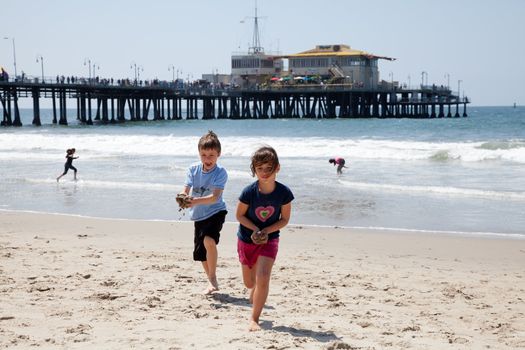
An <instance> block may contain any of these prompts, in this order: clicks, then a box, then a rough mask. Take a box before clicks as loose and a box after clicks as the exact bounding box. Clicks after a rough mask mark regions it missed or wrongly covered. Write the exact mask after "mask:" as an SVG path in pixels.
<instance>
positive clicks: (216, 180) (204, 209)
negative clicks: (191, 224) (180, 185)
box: [185, 163, 228, 221]
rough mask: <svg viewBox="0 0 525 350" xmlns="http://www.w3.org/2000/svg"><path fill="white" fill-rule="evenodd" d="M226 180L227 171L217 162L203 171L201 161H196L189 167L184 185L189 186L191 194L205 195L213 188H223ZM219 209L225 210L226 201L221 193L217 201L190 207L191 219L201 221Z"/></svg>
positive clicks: (195, 195) (211, 191)
mask: <svg viewBox="0 0 525 350" xmlns="http://www.w3.org/2000/svg"><path fill="white" fill-rule="evenodd" d="M226 181H228V173H227V172H226V169H224V168H223V167H221V166H220V165H219V164H216V165H215V167H214V168H213V169H212V170H211V171H209V172H204V171H203V170H202V163H196V164H193V165H192V166H190V167H189V169H188V173H187V174H186V182H185V185H186V186H188V187H191V196H193V197H205V196H208V195H210V194H212V193H213V190H214V189H217V188H218V189H221V190H224V187H225V186H226ZM221 210H226V203H225V202H224V200H223V199H222V193H221V195H220V197H219V198H218V199H217V202H215V203H213V204H208V205H196V206H194V207H192V208H190V215H191V220H194V221H201V220H204V219H207V218H209V217H210V216H212V215H214V214H216V213H218V212H220V211H221Z"/></svg>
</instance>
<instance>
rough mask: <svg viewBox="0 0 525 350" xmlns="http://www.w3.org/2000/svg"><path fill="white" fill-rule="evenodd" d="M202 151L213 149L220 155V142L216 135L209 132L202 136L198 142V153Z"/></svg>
mask: <svg viewBox="0 0 525 350" xmlns="http://www.w3.org/2000/svg"><path fill="white" fill-rule="evenodd" d="M203 149H214V150H216V151H217V152H219V153H221V142H220V141H219V137H218V136H217V134H216V133H214V132H213V131H211V130H209V131H208V132H207V133H206V134H205V135H203V136H202V137H201V138H200V140H199V151H200V150H203Z"/></svg>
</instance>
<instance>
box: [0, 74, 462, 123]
mask: <svg viewBox="0 0 525 350" xmlns="http://www.w3.org/2000/svg"><path fill="white" fill-rule="evenodd" d="M181 85H182V84H175V83H167V82H160V83H158V84H150V85H147V86H143V85H135V84H118V85H112V84H109V82H107V81H106V82H102V83H99V82H95V81H81V82H79V83H78V82H74V83H65V82H57V83H54V82H53V83H47V82H44V83H42V82H30V81H23V82H19V81H18V82H15V81H0V105H1V108H2V112H1V113H2V121H1V125H2V126H21V125H22V122H21V120H20V110H19V100H20V99H22V98H31V99H32V101H33V103H32V105H33V108H32V110H33V121H32V123H33V125H36V126H39V125H41V120H40V99H41V98H44V99H51V102H52V106H53V123H55V124H59V125H68V117H69V116H68V115H67V113H68V108H67V106H68V105H69V104H71V106H74V107H76V109H77V113H76V115H75V116H74V117H75V118H77V119H78V120H79V121H80V122H81V123H85V124H87V125H92V124H93V123H94V122H96V123H121V122H127V121H139V120H140V121H147V120H179V119H219V118H229V119H268V118H270V119H275V118H443V117H460V116H463V117H466V116H467V104H468V103H469V102H470V101H469V99H468V98H466V97H464V98H460V97H459V96H458V94H456V95H454V94H453V92H452V91H451V90H450V89H447V88H446V87H437V86H435V85H432V86H419V87H418V88H416V89H408V88H400V87H397V86H392V85H390V84H388V85H386V86H384V87H379V88H377V89H374V90H370V89H365V88H362V87H356V86H352V85H351V84H339V85H338V84H326V85H317V84H298V85H269V86H265V87H258V88H247V89H243V88H214V87H210V86H209V85H208V86H205V85H202V86H200V85H191V86H184V85H182V86H181ZM461 109H462V111H461ZM69 112H71V111H70V110H69Z"/></svg>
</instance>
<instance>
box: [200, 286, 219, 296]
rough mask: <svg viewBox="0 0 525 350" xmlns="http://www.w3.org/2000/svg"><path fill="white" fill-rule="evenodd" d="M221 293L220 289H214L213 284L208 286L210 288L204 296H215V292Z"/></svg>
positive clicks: (205, 291) (204, 292)
mask: <svg viewBox="0 0 525 350" xmlns="http://www.w3.org/2000/svg"><path fill="white" fill-rule="evenodd" d="M218 291H219V288H218V287H214V286H212V285H211V284H210V285H209V286H208V288H206V289H205V290H204V291H203V292H202V294H204V295H210V294H213V293H214V292H218Z"/></svg>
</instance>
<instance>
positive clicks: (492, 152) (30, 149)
mask: <svg viewBox="0 0 525 350" xmlns="http://www.w3.org/2000/svg"><path fill="white" fill-rule="evenodd" d="M198 139H199V138H198V137H197V136H174V135H163V136H159V135H115V134H112V135H105V134H80V135H79V134H76V135H69V134H68V135H62V134H59V135H49V134H4V135H2V138H1V139H0V160H16V159H21V160H24V159H33V158H40V159H45V160H50V159H57V158H56V157H61V156H63V154H64V150H65V149H67V148H70V147H72V146H75V147H76V148H77V151H78V154H81V155H82V158H84V159H96V158H111V157H127V156H129V157H134V156H136V157H141V156H177V157H187V156H190V155H196V145H197V143H198ZM221 143H222V156H224V157H250V156H251V154H252V153H253V151H254V150H255V149H257V148H258V147H260V146H261V145H265V144H269V145H271V146H273V147H274V148H275V149H276V150H277V152H278V154H279V156H280V157H291V158H326V157H331V156H334V155H340V156H342V157H345V158H347V159H367V160H368V159H379V160H381V159H388V160H399V161H417V160H430V161H445V162H446V161H462V162H482V161H491V160H502V161H510V162H517V163H525V141H523V140H509V141H486V142H468V141H465V142H423V141H400V140H376V139H341V138H333V139H332V138H326V137H266V138H261V137H253V136H249V137H247V136H226V137H221Z"/></svg>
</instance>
